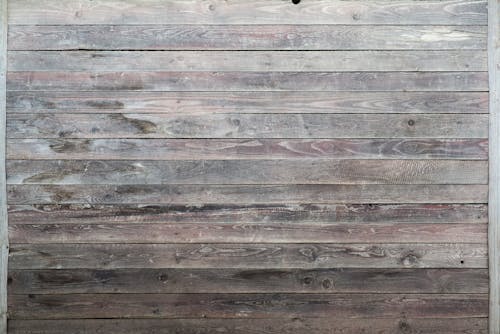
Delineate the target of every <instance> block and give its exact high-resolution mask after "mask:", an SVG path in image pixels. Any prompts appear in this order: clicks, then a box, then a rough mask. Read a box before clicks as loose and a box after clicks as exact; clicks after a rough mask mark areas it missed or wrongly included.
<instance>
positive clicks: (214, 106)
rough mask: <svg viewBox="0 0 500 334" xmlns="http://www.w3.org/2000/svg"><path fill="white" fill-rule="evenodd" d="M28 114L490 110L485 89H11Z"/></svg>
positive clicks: (15, 108) (13, 103)
mask: <svg viewBox="0 0 500 334" xmlns="http://www.w3.org/2000/svg"><path fill="white" fill-rule="evenodd" d="M7 108H8V112H25V113H46V112H52V113H57V112H61V113H75V112H77V113H78V112H96V113H107V112H110V113H113V112H118V113H123V112H127V111H130V112H133V113H142V112H144V113H179V114H200V113H203V112H210V113H221V112H222V113H253V114H255V113H364V114H369V113H468V114H473V113H483V114H487V113H488V93H482V92H335V93H332V92H300V91H296V92H286V91H283V92H194V93H193V92H144V91H140V92H138V91H127V92H119V91H112V92H109V91H108V92H100V91H93V92H83V91H81V92H76V93H75V92H54V91H36V92H26V91H12V92H7Z"/></svg>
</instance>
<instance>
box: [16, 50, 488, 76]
mask: <svg viewBox="0 0 500 334" xmlns="http://www.w3.org/2000/svg"><path fill="white" fill-rule="evenodd" d="M486 56H487V54H486V53H485V52H477V51H470V50H456V51H452V50H447V51H411V52H408V51H289V52H273V51H238V52H232V51H167V52H157V51H154V52H144V51H140V52H131V51H118V52H116V51H98V52H88V51H68V52H51V51H37V52H35V51H10V52H9V54H8V57H9V58H8V59H9V62H8V64H9V71H62V70H65V71H125V72H129V71H257V72H258V71H272V72H279V71H295V72H308V71H438V72H442V71H487V69H488V67H487V57H486ZM387 58H391V59H392V60H391V61H390V62H387V61H386V60H387Z"/></svg>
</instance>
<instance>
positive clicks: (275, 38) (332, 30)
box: [9, 3, 487, 51]
mask: <svg viewBox="0 0 500 334" xmlns="http://www.w3.org/2000/svg"><path fill="white" fill-rule="evenodd" d="M252 5H253V3H252ZM162 15H164V16H165V17H166V18H167V19H168V15H165V14H164V13H162ZM252 19H253V20H255V18H252ZM486 47H487V27H486V26H439V25H438V26H436V25H427V26H421V25H416V26H401V25H400V26H393V25H391V26H383V25H382V26H363V25H360V26H343V25H237V26H228V25H185V24H182V25H146V26H138V25H132V26H125V25H90V26H89V25H77V26H57V25H52V26H37V25H27V26H26V25H11V26H10V27H9V49H10V50H20V51H22V50H28V51H29V50H82V49H83V50H319V51H321V50H429V49H430V50H450V49H454V50H485V49H486Z"/></svg>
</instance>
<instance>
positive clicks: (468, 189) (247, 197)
mask: <svg viewBox="0 0 500 334" xmlns="http://www.w3.org/2000/svg"><path fill="white" fill-rule="evenodd" d="M7 196H8V203H9V204H78V203H81V204H85V203H88V204H179V205H186V204H193V205H200V204H243V203H244V204H270V203H294V204H301V203H311V202H313V203H318V204H326V203H335V204H350V203H352V204H360V203H374V204H393V203H477V204H482V203H487V198H488V186H487V185H320V184H316V185H9V186H7Z"/></svg>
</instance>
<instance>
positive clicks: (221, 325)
mask: <svg viewBox="0 0 500 334" xmlns="http://www.w3.org/2000/svg"><path fill="white" fill-rule="evenodd" d="M99 330H101V331H102V332H103V333H107V334H150V333H151V332H154V333H158V334H169V333H184V334H199V333H203V334H218V333H220V332H222V333H240V334H255V332H265V333H267V334H310V333H315V334H331V333H332V332H333V333H335V332H336V331H337V332H338V331H341V333H343V334H359V333H363V332H364V333H371V332H376V333H379V334H397V333H401V331H409V332H410V333H411V332H412V331H413V332H418V331H421V332H423V333H427V334H470V333H475V334H487V333H488V321H487V318H467V319H446V318H442V319H408V318H404V317H403V318H401V319H356V320H355V321H353V319H339V318H335V321H332V320H331V319H328V318H323V319H322V318H301V317H298V318H292V319H280V320H279V321H276V319H147V320H142V319H141V320H138V319H119V320H116V319H114V320H113V319H92V320H88V319H84V320H15V319H11V320H9V333H13V334H66V333H68V332H71V333H74V334H87V333H97V332H98V331H99Z"/></svg>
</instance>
